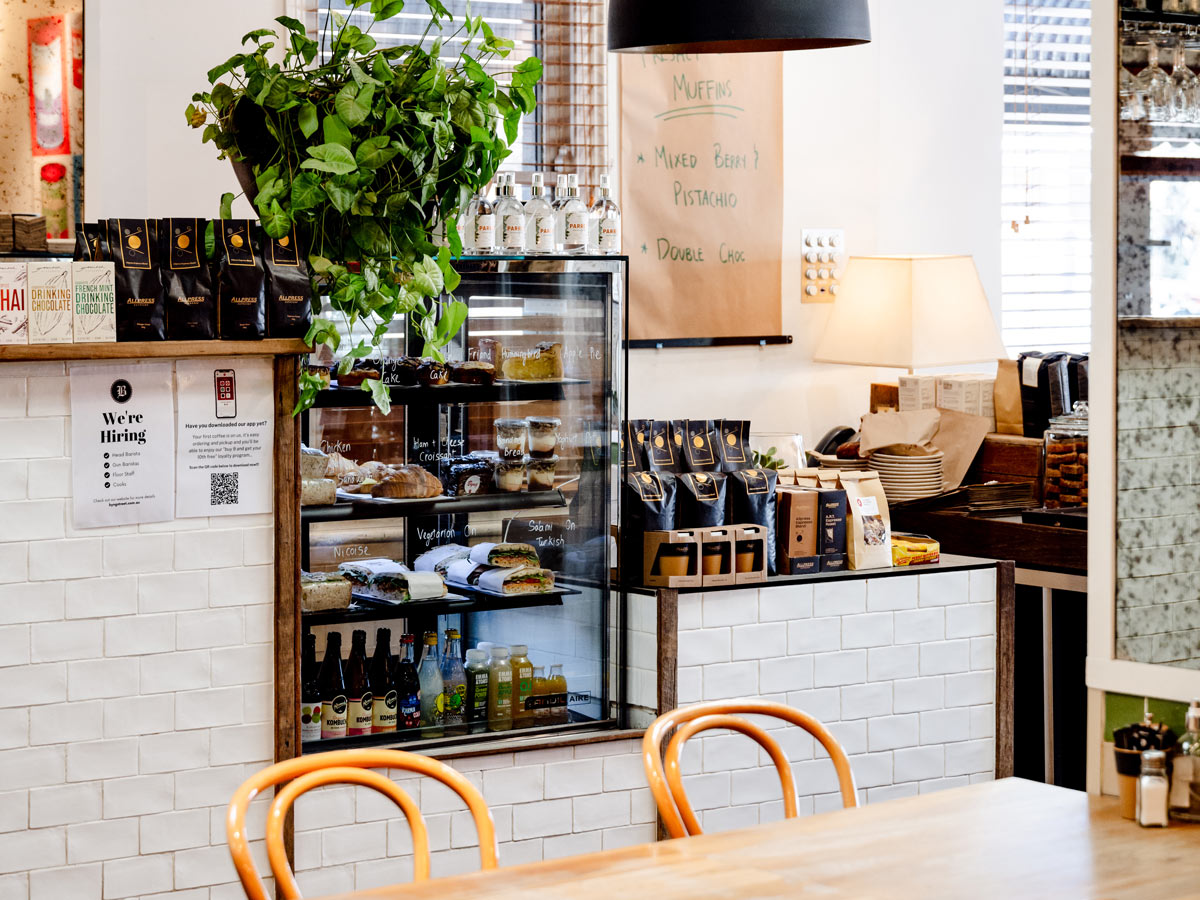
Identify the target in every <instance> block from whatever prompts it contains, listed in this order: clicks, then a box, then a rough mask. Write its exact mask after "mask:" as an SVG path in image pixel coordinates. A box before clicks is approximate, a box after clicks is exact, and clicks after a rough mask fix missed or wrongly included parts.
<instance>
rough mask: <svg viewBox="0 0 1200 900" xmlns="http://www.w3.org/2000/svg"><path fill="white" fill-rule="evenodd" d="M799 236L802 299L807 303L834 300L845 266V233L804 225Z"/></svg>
mask: <svg viewBox="0 0 1200 900" xmlns="http://www.w3.org/2000/svg"><path fill="white" fill-rule="evenodd" d="M800 238H801V240H802V241H803V248H802V254H803V259H802V265H801V267H800V271H801V278H800V298H801V300H802V301H803V302H805V303H832V302H833V301H834V300H836V299H837V293H838V290H839V289H840V288H841V279H842V271H843V270H844V269H845V267H846V232H845V230H844V229H841V228H805V229H804V230H803V231H802V232H801V235H800Z"/></svg>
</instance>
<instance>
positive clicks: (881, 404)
mask: <svg viewBox="0 0 1200 900" xmlns="http://www.w3.org/2000/svg"><path fill="white" fill-rule="evenodd" d="M899 408H900V388H899V387H898V386H897V385H894V384H881V383H879V382H872V383H871V412H873V413H877V412H887V411H894V410H897V409H899Z"/></svg>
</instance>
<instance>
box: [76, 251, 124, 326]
mask: <svg viewBox="0 0 1200 900" xmlns="http://www.w3.org/2000/svg"><path fill="white" fill-rule="evenodd" d="M71 281H72V286H73V300H74V326H73V332H74V336H75V343H77V344H83V343H101V342H109V341H115V340H116V339H117V286H116V273H115V271H114V269H113V264H112V263H111V262H92V261H90V260H89V261H84V262H73V263H71Z"/></svg>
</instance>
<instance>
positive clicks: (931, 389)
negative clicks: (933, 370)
mask: <svg viewBox="0 0 1200 900" xmlns="http://www.w3.org/2000/svg"><path fill="white" fill-rule="evenodd" d="M937 382H938V379H937V376H936V375H901V376H900V389H899V390H900V398H899V399H900V412H912V411H915V410H921V409H933V408H934V407H935V406H937Z"/></svg>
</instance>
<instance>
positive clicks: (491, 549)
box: [471, 544, 541, 569]
mask: <svg viewBox="0 0 1200 900" xmlns="http://www.w3.org/2000/svg"><path fill="white" fill-rule="evenodd" d="M471 561H472V562H474V563H478V564H479V565H481V566H499V567H500V568H502V569H511V568H513V567H515V566H538V565H540V564H541V560H539V559H538V553H537V550H535V549H534V547H533V545H532V544H476V545H475V546H474V547H472V548H471Z"/></svg>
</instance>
